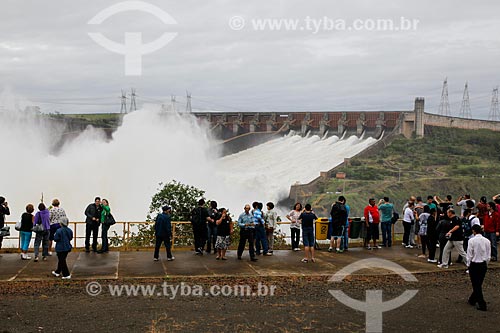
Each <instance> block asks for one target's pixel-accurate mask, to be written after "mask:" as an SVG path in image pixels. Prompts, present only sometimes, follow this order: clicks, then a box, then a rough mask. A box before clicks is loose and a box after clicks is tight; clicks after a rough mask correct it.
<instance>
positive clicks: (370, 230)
mask: <svg viewBox="0 0 500 333" xmlns="http://www.w3.org/2000/svg"><path fill="white" fill-rule="evenodd" d="M364 216H365V224H366V229H367V237H366V238H367V244H368V246H367V249H368V250H371V249H372V248H371V247H370V239H373V248H374V249H381V248H382V247H381V246H378V245H377V240H378V237H379V230H378V225H379V223H380V214H379V212H378V207H377V205H375V199H373V198H370V200H368V206H366V207H365V211H364Z"/></svg>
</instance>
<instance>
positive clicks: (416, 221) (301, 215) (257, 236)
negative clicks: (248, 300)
mask: <svg viewBox="0 0 500 333" xmlns="http://www.w3.org/2000/svg"><path fill="white" fill-rule="evenodd" d="M37 208H38V211H37V212H36V213H35V214H34V215H33V213H34V212H35V209H34V206H33V205H32V204H28V205H27V206H26V211H25V212H24V213H23V214H22V216H21V219H20V221H19V222H18V223H16V229H17V230H19V233H20V250H21V259H22V260H31V259H32V258H31V256H30V255H29V254H28V248H29V245H30V242H31V239H32V236H33V233H34V245H33V248H34V261H35V262H38V261H39V260H40V258H41V259H42V261H45V260H47V257H48V256H51V255H52V251H53V250H52V249H53V242H54V241H55V242H56V246H55V252H56V253H57V256H58V259H59V260H58V266H57V269H56V270H54V271H52V274H53V275H54V276H57V277H59V276H60V275H61V274H62V278H64V279H69V278H71V275H70V273H69V271H68V268H67V264H66V257H67V255H68V253H69V252H70V251H71V248H72V246H71V239H72V238H73V234H72V230H71V229H70V228H69V226H68V221H69V220H68V218H67V216H66V213H65V211H64V209H63V208H62V207H60V202H59V200H58V199H54V200H52V204H51V206H50V207H46V206H45V204H44V203H40V204H39V205H38V207H37ZM400 212H401V218H400V215H399V212H398V211H397V210H396V208H395V207H394V204H393V203H391V202H390V200H389V198H388V197H384V198H382V199H380V200H379V201H378V203H377V201H376V200H375V198H370V199H369V200H368V204H367V205H366V207H365V208H364V210H363V217H362V219H361V222H360V223H361V230H360V237H361V238H362V239H363V245H364V247H365V248H366V249H367V250H379V249H382V248H384V247H386V248H390V247H392V246H393V245H394V244H395V243H394V240H393V238H392V230H393V225H394V224H395V223H398V221H401V223H402V227H403V230H404V233H403V240H402V243H401V244H402V246H403V247H404V248H406V249H413V248H415V247H417V248H419V249H421V254H420V255H418V257H419V258H424V259H426V260H427V262H429V263H436V264H437V267H439V268H443V269H445V268H448V267H449V266H450V265H452V264H453V259H452V258H451V253H452V250H453V249H456V251H457V252H458V258H457V259H456V263H460V262H462V263H463V264H464V265H465V266H467V269H468V272H470V274H472V275H474V281H473V285H478V284H482V280H481V279H484V274H485V270H484V269H483V268H484V267H483V266H482V265H483V264H484V265H485V264H487V262H489V261H497V260H498V251H497V241H498V238H499V233H500V195H495V196H493V197H492V199H491V201H488V200H487V198H486V197H485V196H483V197H481V198H480V200H479V201H478V202H477V203H476V201H475V200H474V199H472V198H471V196H470V195H468V194H465V195H463V196H460V197H459V198H458V199H457V200H456V201H453V198H452V196H451V195H448V196H447V197H446V199H441V198H440V197H439V196H432V195H429V196H427V199H426V201H425V202H424V200H423V199H422V197H420V196H411V197H410V198H409V199H408V200H407V201H406V203H405V204H404V206H403V208H402V210H401V211H400ZM349 213H350V207H349V205H348V204H347V202H346V198H345V197H344V196H340V197H339V198H338V200H337V201H336V202H334V203H333V204H332V206H331V210H330V217H329V225H328V234H327V239H328V240H329V244H330V246H329V249H328V251H329V252H335V253H337V254H341V253H343V252H345V251H348V250H349V236H350V235H349V229H350V227H352V226H351V225H350V219H349ZM9 214H10V210H9V206H8V203H7V202H6V200H5V198H4V197H0V228H3V227H4V222H5V216H6V215H9ZM85 216H86V232H85V251H86V252H87V253H89V252H90V251H93V252H96V253H106V252H108V251H109V241H108V235H107V234H108V230H109V228H110V226H111V225H113V224H114V223H115V221H114V218H113V216H112V214H111V210H110V206H109V202H108V201H107V200H106V199H102V200H101V198H100V197H96V198H95V200H94V202H93V203H91V204H89V205H88V206H87V208H86V210H85ZM190 216H191V218H190V220H191V224H192V229H193V239H194V249H195V254H196V255H200V256H201V255H203V253H204V252H205V253H207V254H212V253H213V254H214V255H215V259H216V260H227V257H226V253H227V250H228V248H229V246H230V245H231V238H232V237H231V236H232V235H233V233H234V230H235V224H237V226H238V227H239V243H238V247H237V259H239V260H241V259H242V256H243V252H244V250H245V248H246V247H248V252H249V256H250V260H251V261H257V260H258V259H257V256H259V255H263V256H272V255H273V249H274V234H275V231H276V230H277V223H278V216H277V213H276V212H275V211H274V203H272V202H268V203H267V204H266V209H264V205H263V204H262V203H261V202H253V203H252V205H249V204H247V205H245V206H244V210H243V212H242V213H241V214H239V215H238V219H237V221H235V222H234V223H233V221H232V220H231V217H230V215H229V214H228V211H227V209H225V208H218V207H217V202H215V201H211V202H210V205H209V207H206V203H205V201H204V200H203V199H200V200H199V202H198V206H197V207H195V208H194V209H193V210H192V211H191V214H190ZM286 218H287V219H288V221H289V224H290V233H291V250H293V251H300V250H301V248H300V240H302V244H303V247H304V257H303V258H302V259H301V262H303V263H315V262H316V259H315V245H316V238H315V223H316V221H317V220H318V217H317V216H316V214H315V213H314V211H313V209H312V207H311V205H310V204H306V205H304V207H303V206H302V204H301V203H296V204H295V205H294V206H293V208H292V210H291V211H290V212H289V213H288V214H286ZM99 229H101V248H100V249H99V250H98V249H97V246H98V234H99ZM154 233H155V238H156V242H155V251H154V255H153V259H154V260H155V261H159V250H160V247H161V246H162V245H165V247H166V254H167V260H168V261H172V260H174V259H175V257H174V256H173V255H172V251H171V248H172V221H171V207H170V206H168V205H167V206H164V207H162V212H161V213H160V214H158V216H157V217H156V219H155V224H154ZM380 233H382V237H381V238H382V240H381V243H380V242H379V239H380ZM1 235H2V234H0V249H1V245H2V240H3V237H2V236H1ZM301 235H302V237H301ZM482 235H484V237H483V236H482ZM479 236H481V237H483V238H484V240H483V239H481V240H480V241H479V240H476V238H477V239H479ZM473 240H474V241H473ZM471 243H472V244H476V243H478V244H479V243H481V246H483V247H484V244H486V243H487V244H488V249H487V250H486V249H482V250H480V251H479V252H480V254H481V255H480V256H481V260H482V259H484V260H482V261H480V262H476V261H475V260H476V259H477V258H476V257H477V250H475V251H476V252H474V250H472V252H471V250H470V244H471ZM478 246H479V245H478ZM40 247H41V248H42V251H41V255H40ZM438 248H439V255H437V249H438ZM486 255H487V258H486V257H485V256H486ZM475 258H476V259H475ZM479 264H480V266H481V267H479V266H478V265H479ZM478 272H479V273H478ZM477 274H479V275H482V277H481V276H479V277H478V276H477ZM471 279H472V277H471ZM479 281H481V283H479ZM476 289H477V288H476ZM471 302H475V303H478V304H479V306H480V307H483V305H484V304H483V303H482V302H483V300H482V294H481V295H480V292H479V291H477V290H475V294H474V295H473V296H471Z"/></svg>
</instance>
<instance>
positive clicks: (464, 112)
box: [460, 82, 472, 119]
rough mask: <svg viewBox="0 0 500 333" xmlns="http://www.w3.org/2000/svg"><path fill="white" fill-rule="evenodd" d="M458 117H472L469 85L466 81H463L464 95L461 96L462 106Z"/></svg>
mask: <svg viewBox="0 0 500 333" xmlns="http://www.w3.org/2000/svg"><path fill="white" fill-rule="evenodd" d="M460 117H461V118H466V119H471V118H472V115H471V112H470V99H469V85H468V83H467V82H465V88H464V96H463V98H462V106H461V107H460Z"/></svg>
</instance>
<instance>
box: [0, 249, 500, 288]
mask: <svg viewBox="0 0 500 333" xmlns="http://www.w3.org/2000/svg"><path fill="white" fill-rule="evenodd" d="M419 253H420V251H419V250H416V249H414V250H408V249H403V248H401V247H393V248H383V249H380V250H371V251H370V250H365V249H362V248H352V249H349V252H344V253H342V254H335V253H329V252H327V251H325V250H323V251H317V252H316V263H307V264H304V263H301V262H300V259H302V256H303V254H304V252H303V251H300V252H292V251H289V250H281V251H274V255H273V256H266V257H263V256H259V257H258V259H259V260H258V261H257V262H251V261H250V260H249V258H248V251H246V252H245V253H244V255H243V260H237V259H236V251H234V250H233V251H229V252H228V255H227V257H228V260H227V261H221V260H215V256H214V255H204V256H195V255H194V254H193V252H190V251H174V256H175V260H174V261H166V260H165V256H163V257H162V258H161V260H160V261H158V262H154V261H153V260H152V259H153V253H152V251H129V252H118V251H116V252H115V251H112V252H109V253H106V254H96V253H85V252H81V251H79V250H78V251H74V252H71V253H70V254H69V256H68V266H69V268H70V271H71V275H72V277H73V278H74V279H82V280H87V279H92V280H96V279H118V278H161V277H166V276H170V277H182V276H186V277H187V276H190V277H193V276H242V277H243V276H290V275H299V276H301V275H302V276H321V275H324V276H328V275H332V274H334V273H335V272H337V271H338V270H339V269H341V268H343V267H345V266H347V265H349V264H350V263H353V262H355V261H357V260H360V259H367V258H374V257H375V258H381V259H388V260H390V261H393V262H395V263H397V264H399V265H401V266H403V267H404V268H406V269H407V270H409V271H410V272H412V273H422V272H429V271H438V270H439V268H437V267H436V265H435V264H430V263H428V262H427V261H426V260H425V259H422V258H417V255H418V254H419ZM161 255H164V252H162V253H161ZM456 257H457V255H456V253H454V254H453V258H456ZM56 266H57V257H56V256H51V257H48V260H47V261H39V262H34V261H33V260H29V261H28V260H21V259H20V255H19V254H13V253H11V254H7V253H3V254H1V257H0V281H33V280H44V279H52V278H53V277H52V275H51V274H50V272H51V270H53V269H55V268H56ZM491 266H492V267H494V266H499V267H500V265H499V264H497V263H492V264H491ZM449 269H465V266H464V265H463V264H455V265H453V266H451V267H450V268H449ZM368 271H369V272H368ZM359 273H360V274H363V273H370V274H388V273H390V272H389V271H387V270H384V269H380V268H379V269H370V270H367V269H364V270H361V271H359Z"/></svg>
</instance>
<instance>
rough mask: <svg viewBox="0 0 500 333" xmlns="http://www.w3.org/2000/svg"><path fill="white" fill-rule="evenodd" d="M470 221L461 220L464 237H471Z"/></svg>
mask: <svg viewBox="0 0 500 333" xmlns="http://www.w3.org/2000/svg"><path fill="white" fill-rule="evenodd" d="M471 221H472V219H470V220H469V219H467V218H465V217H464V218H463V219H462V229H463V231H464V237H469V236H471V235H472V226H471V225H470V222H471Z"/></svg>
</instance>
